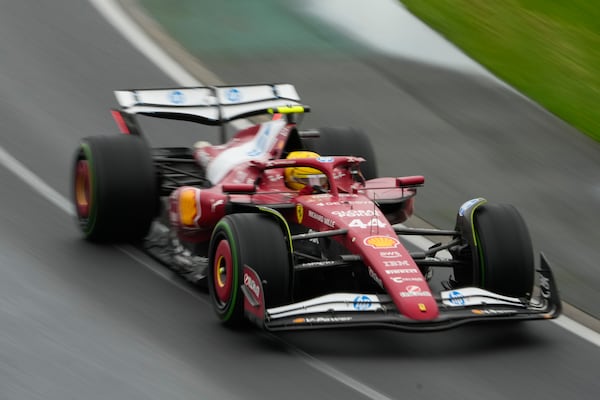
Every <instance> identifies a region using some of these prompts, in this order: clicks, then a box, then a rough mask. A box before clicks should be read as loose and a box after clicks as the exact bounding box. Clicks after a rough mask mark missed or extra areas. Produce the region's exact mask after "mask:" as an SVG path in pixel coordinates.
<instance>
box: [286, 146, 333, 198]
mask: <svg viewBox="0 0 600 400" xmlns="http://www.w3.org/2000/svg"><path fill="white" fill-rule="evenodd" d="M319 157H320V156H319V155H318V154H317V153H314V152H312V151H292V152H290V154H288V156H287V159H293V158H319ZM284 176H285V183H286V185H287V186H288V187H289V188H290V189H293V190H301V189H303V188H304V187H305V186H307V185H308V186H311V187H312V186H320V187H326V185H327V176H325V174H323V173H322V172H321V171H319V170H318V169H315V168H311V167H289V168H286V169H285V171H284Z"/></svg>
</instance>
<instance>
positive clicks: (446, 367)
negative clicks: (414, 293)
mask: <svg viewBox="0 0 600 400" xmlns="http://www.w3.org/2000/svg"><path fill="white" fill-rule="evenodd" d="M2 10H3V11H2V13H0V51H1V53H2V55H3V56H2V61H1V62H0V90H2V94H3V95H2V96H1V97H0V121H1V124H2V134H1V135H0V138H1V139H0V140H1V142H0V145H1V148H2V149H3V150H5V151H6V153H8V154H10V155H11V157H10V158H8V159H7V158H6V156H5V153H2V157H1V158H2V159H3V163H2V166H0V181H1V182H2V186H1V189H0V191H1V194H2V195H1V196H0V201H1V205H2V207H1V208H0V210H1V211H0V220H1V223H0V273H1V274H2V279H0V399H2V400H13V399H19V400H21V399H44V400H54V399H56V400H59V399H60V400H64V399H75V398H77V399H80V398H85V399H92V400H93V399H106V398H115V399H165V398H170V399H192V398H193V399H259V398H260V399H264V398H287V399H306V398H314V399H328V398H331V399H339V398H345V399H355V398H356V399H362V398H371V399H377V398H379V399H385V398H405V397H417V398H423V399H435V398H441V397H443V398H446V399H480V398H486V399H509V398H510V399H513V398H525V397H529V398H545V399H552V398H556V399H563V398H566V397H571V398H577V399H595V398H596V396H597V393H598V392H599V389H600V384H599V382H598V370H600V357H599V356H598V347H597V346H595V345H593V344H591V343H589V342H587V341H585V340H583V339H581V338H579V337H577V336H574V335H572V334H571V333H569V332H567V331H565V330H563V329H562V328H560V327H559V326H557V325H556V324H553V323H550V322H545V321H542V322H534V323H525V324H518V325H514V326H472V327H464V328H460V329H456V330H452V331H447V332H440V333H432V334H424V335H418V334H407V333H399V332H393V331H379V330H376V331H329V332H305V333H288V334H282V335H277V336H273V335H268V334H264V333H260V332H256V331H253V330H250V331H247V332H232V331H229V330H226V329H223V328H222V327H220V326H219V324H218V323H217V322H216V319H215V317H214V316H213V314H212V310H211V308H210V306H209V304H208V302H207V298H206V295H205V294H203V293H202V292H197V291H193V290H191V289H190V288H188V287H187V286H185V285H184V284H182V283H181V282H179V281H178V280H177V279H175V278H173V277H171V276H170V275H169V273H168V272H167V271H165V270H164V269H162V268H161V266H159V265H157V264H155V263H153V262H152V261H151V260H149V259H147V258H146V257H145V256H144V255H143V254H140V253H139V252H137V251H136V250H135V249H134V248H131V247H129V246H94V245H90V244H87V243H85V242H83V241H82V240H81V239H80V236H79V233H78V232H77V229H76V226H75V223H74V221H73V219H72V217H71V215H69V206H68V203H67V202H66V201H65V200H64V199H65V198H66V197H68V195H69V190H68V171H69V165H70V162H71V160H72V156H73V149H74V148H75V146H76V144H77V142H78V140H79V138H81V137H82V136H86V135H90V134H99V133H107V134H110V133H113V132H114V127H113V123H112V121H111V120H110V117H109V114H108V113H107V111H106V110H108V108H109V107H111V106H114V100H113V99H112V93H111V90H112V89H113V88H123V87H146V86H165V85H172V84H173V82H172V81H171V80H170V79H169V78H167V77H166V76H165V75H164V74H163V73H162V72H160V71H159V70H158V69H157V68H156V67H155V66H154V65H153V64H152V63H149V62H148V60H147V59H145V58H144V57H143V56H141V55H140V54H139V53H138V52H137V51H136V50H135V49H133V48H132V47H131V46H130V45H129V44H127V43H126V42H125V41H124V40H123V38H122V37H121V36H119V35H118V34H117V33H116V32H115V31H114V29H113V28H112V27H111V26H110V25H109V24H107V22H106V21H105V20H104V19H103V18H102V17H101V16H100V15H99V14H98V13H97V11H96V10H95V9H94V8H93V7H92V6H90V5H89V4H88V3H86V2H80V1H75V0H56V1H54V2H51V3H49V2H37V1H33V0H28V1H19V2H8V1H6V2H3V4H2ZM363 68H364V69H365V71H368V70H369V68H367V67H363ZM365 79H366V78H365ZM315 100H316V99H315ZM336 104H337V103H336ZM350 104H351V103H350ZM317 109H318V108H317ZM350 116H352V114H350ZM323 118H324V119H325V117H323ZM149 127H151V128H156V130H158V131H161V129H164V127H163V126H162V125H161V124H149ZM199 133H204V132H198V130H197V129H196V128H190V127H188V126H187V125H186V126H182V127H181V128H180V129H177V131H176V135H177V137H176V138H175V137H171V138H169V139H170V140H169V141H168V142H170V143H172V142H173V141H174V142H175V143H182V144H185V143H189V141H191V140H193V139H195V138H196V136H197V135H198V134H199ZM163 135H164V133H163ZM173 135H175V132H174V133H173ZM156 139H157V140H160V135H156ZM7 160H8V161H7ZM13 160H18V162H19V163H20V164H15V162H14V161H13ZM21 164H22V165H23V166H24V167H26V168H27V169H28V170H30V171H32V172H33V173H34V174H35V176H37V177H39V178H40V179H41V180H42V181H43V182H45V184H46V185H48V187H49V188H51V189H48V188H46V187H45V186H44V184H42V183H40V182H37V183H36V182H34V181H32V180H31V176H29V175H28V174H27V173H26V172H25V170H19V168H14V166H15V165H21ZM7 165H11V166H13V168H12V170H9V169H8V168H6V166H7ZM381 166H382V168H388V166H386V164H385V162H384V161H382V162H381ZM15 171H16V172H18V175H20V176H17V174H15V173H14V172H15ZM19 171H20V172H19ZM27 183H30V184H33V185H34V186H35V189H34V188H32V187H31V186H30V185H28V184H27ZM52 190H54V191H56V195H54V196H48V195H47V194H48V193H51V192H52ZM42 194H45V195H42ZM49 197H50V198H51V199H53V201H49Z"/></svg>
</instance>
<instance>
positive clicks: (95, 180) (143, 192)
mask: <svg viewBox="0 0 600 400" xmlns="http://www.w3.org/2000/svg"><path fill="white" fill-rule="evenodd" d="M72 196H73V202H74V204H75V211H76V216H77V220H78V222H79V227H80V228H81V230H82V232H83V234H84V236H85V238H86V239H88V240H90V241H96V242H108V241H110V242H118V241H136V240H139V239H142V238H143V237H144V236H145V235H146V233H147V232H148V230H149V228H150V224H151V223H152V220H153V219H154V217H155V215H156V212H157V206H156V205H157V204H158V203H157V199H158V187H157V180H156V174H155V171H154V164H153V161H152V157H151V156H150V152H149V150H148V147H147V146H146V144H145V143H144V141H143V140H142V139H141V138H139V137H137V136H129V135H121V136H92V137H88V138H85V139H83V140H82V141H81V143H80V145H79V148H78V149H77V152H76V155H75V160H74V168H73V176H72Z"/></svg>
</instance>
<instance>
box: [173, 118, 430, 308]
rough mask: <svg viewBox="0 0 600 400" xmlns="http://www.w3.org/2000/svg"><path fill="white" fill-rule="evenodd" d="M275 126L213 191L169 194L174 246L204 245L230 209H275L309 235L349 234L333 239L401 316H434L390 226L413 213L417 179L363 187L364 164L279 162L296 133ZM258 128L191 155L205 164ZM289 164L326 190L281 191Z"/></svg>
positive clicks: (348, 159) (352, 160) (353, 160)
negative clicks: (257, 150) (307, 170)
mask: <svg viewBox="0 0 600 400" xmlns="http://www.w3.org/2000/svg"><path fill="white" fill-rule="evenodd" d="M274 122H275V121H270V122H267V123H265V124H273V123H274ZM263 125H264V124H263ZM273 126H278V127H282V128H281V129H279V131H278V132H277V133H276V134H275V135H274V136H272V140H270V143H271V145H270V146H269V147H268V148H265V149H262V152H261V154H260V156H259V157H254V158H252V159H250V160H244V161H242V162H240V163H239V164H237V165H234V166H233V167H232V168H231V169H230V170H229V171H228V172H227V173H225V175H224V177H223V178H222V179H221V180H220V181H219V182H214V186H212V187H211V188H208V189H199V188H196V187H190V186H184V187H181V188H179V189H177V190H176V191H175V192H173V194H172V195H171V197H170V220H171V224H172V226H173V227H174V228H175V229H176V230H177V232H178V235H179V238H180V240H184V241H188V242H203V241H208V240H209V239H210V235H211V232H212V229H213V228H214V226H215V224H216V223H217V222H218V221H219V220H220V219H221V218H222V217H223V216H224V215H225V214H226V212H227V211H226V210H227V206H228V205H230V204H249V205H262V206H266V207H272V208H276V209H277V210H278V211H279V212H280V213H281V214H282V215H283V216H284V218H285V219H286V220H287V221H288V222H289V223H294V224H296V223H297V224H300V225H303V226H305V227H306V228H308V229H310V230H312V231H316V232H322V231H333V230H340V229H343V230H347V232H344V234H339V235H336V236H333V239H335V240H337V241H338V242H340V243H341V244H342V245H343V246H344V247H345V248H347V249H348V250H350V252H352V253H353V254H355V255H358V256H360V257H361V259H362V261H363V263H364V264H365V265H366V266H367V268H368V269H369V274H370V276H371V277H372V278H373V279H374V280H375V281H376V282H377V283H378V284H379V285H380V286H381V287H382V288H383V289H385V291H386V292H387V293H388V294H389V295H390V297H391V298H392V301H393V302H394V304H395V305H396V307H397V309H398V311H399V312H400V313H401V314H403V315H405V316H406V317H408V318H411V319H414V320H433V319H435V318H437V317H438V313H439V312H438V307H437V304H436V301H435V299H434V297H433V295H432V293H431V290H430V288H429V286H428V284H427V282H426V280H425V278H424V276H423V274H422V273H421V271H420V270H419V268H418V266H417V265H416V263H415V262H414V260H413V259H412V257H411V256H410V254H409V252H408V250H407V249H406V248H405V247H404V246H403V245H402V243H400V241H399V240H398V235H397V234H396V232H395V231H394V229H393V227H392V224H396V223H400V222H403V221H405V220H406V219H407V218H408V217H410V216H411V215H412V213H413V201H414V198H413V197H414V195H415V194H416V189H415V188H416V187H417V186H419V185H421V184H423V181H424V179H423V177H422V176H410V177H401V178H378V179H372V180H369V181H362V182H361V181H360V180H358V179H356V173H355V172H356V171H357V170H358V166H359V164H360V163H361V162H363V161H364V160H363V159H362V158H359V157H353V156H335V157H329V156H327V155H322V156H323V157H321V158H318V159H315V158H306V159H284V158H281V157H282V154H283V149H284V147H285V145H286V142H287V140H288V136H289V135H290V133H291V132H292V130H294V129H296V128H295V124H292V123H286V124H285V125H282V124H281V123H279V124H277V125H273ZM261 127H262V125H256V126H253V127H251V128H248V129H246V130H243V131H240V132H239V133H238V134H237V135H236V136H235V137H234V138H233V139H232V140H231V141H229V142H228V144H227V145H222V146H207V147H203V148H201V149H199V150H197V152H196V159H197V160H198V162H199V163H200V164H203V165H204V166H205V165H206V164H207V163H210V162H212V160H214V159H216V158H218V157H219V155H220V154H222V153H223V152H225V151H227V150H230V149H233V148H236V147H239V146H243V145H244V144H245V143H246V144H247V143H248V142H249V141H252V140H256V135H259V134H260V132H261V130H260V128H261ZM295 166H304V167H312V168H316V169H319V170H321V171H322V172H323V173H324V174H325V175H326V176H327V178H328V181H329V188H328V190H327V192H326V193H320V194H315V193H308V194H304V193H302V192H297V191H292V190H290V189H289V188H288V187H287V186H286V185H285V181H284V169H285V168H290V167H295ZM374 200H375V201H374ZM376 202H377V203H381V202H388V203H389V202H392V203H397V207H394V208H393V212H389V211H388V214H387V215H385V214H384V213H383V211H381V209H380V208H379V207H378V206H377V203H376ZM254 279H256V278H254Z"/></svg>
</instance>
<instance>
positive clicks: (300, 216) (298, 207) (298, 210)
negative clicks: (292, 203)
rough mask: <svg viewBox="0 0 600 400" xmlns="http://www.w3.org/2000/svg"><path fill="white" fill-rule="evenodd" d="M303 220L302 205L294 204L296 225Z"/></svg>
mask: <svg viewBox="0 0 600 400" xmlns="http://www.w3.org/2000/svg"><path fill="white" fill-rule="evenodd" d="M303 218H304V207H302V204H296V219H298V223H299V224H301V223H302V219H303Z"/></svg>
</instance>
